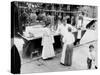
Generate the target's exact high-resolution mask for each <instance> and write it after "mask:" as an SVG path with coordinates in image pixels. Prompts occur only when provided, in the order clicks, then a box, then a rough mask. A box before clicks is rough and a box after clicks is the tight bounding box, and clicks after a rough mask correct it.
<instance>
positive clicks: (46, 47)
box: [42, 21, 75, 66]
mask: <svg viewBox="0 0 100 75" xmlns="http://www.w3.org/2000/svg"><path fill="white" fill-rule="evenodd" d="M56 33H58V34H60V35H61V37H62V38H61V39H62V44H63V49H62V54H61V61H60V63H61V64H63V65H65V66H71V65H72V53H73V43H74V41H75V38H74V35H73V34H72V29H71V27H69V26H68V25H67V23H66V21H65V22H64V23H63V24H61V25H59V26H58V28H57V30H56ZM53 43H54V37H53V32H52V31H51V29H50V25H48V26H47V27H45V30H44V34H43V37H42V46H43V51H42V58H43V59H48V58H53V57H55V51H54V47H53Z"/></svg>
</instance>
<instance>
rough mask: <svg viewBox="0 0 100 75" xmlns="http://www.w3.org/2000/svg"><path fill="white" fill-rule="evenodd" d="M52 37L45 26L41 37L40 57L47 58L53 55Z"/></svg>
mask: <svg viewBox="0 0 100 75" xmlns="http://www.w3.org/2000/svg"><path fill="white" fill-rule="evenodd" d="M53 43H54V38H53V35H51V33H50V30H49V29H48V28H47V29H46V30H45V32H44V34H43V38H42V45H43V50H42V58H43V59H47V58H51V57H54V56H55V52H54V48H53Z"/></svg>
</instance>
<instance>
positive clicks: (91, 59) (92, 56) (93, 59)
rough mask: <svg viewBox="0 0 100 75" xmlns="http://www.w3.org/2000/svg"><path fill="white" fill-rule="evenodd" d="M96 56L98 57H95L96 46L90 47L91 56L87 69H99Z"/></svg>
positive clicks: (88, 58)
mask: <svg viewBox="0 0 100 75" xmlns="http://www.w3.org/2000/svg"><path fill="white" fill-rule="evenodd" d="M95 56H96V55H95V50H94V46H93V45H90V46H89V56H88V57H87V67H88V69H91V68H95V69H97V66H96V58H95Z"/></svg>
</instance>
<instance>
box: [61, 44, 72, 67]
mask: <svg viewBox="0 0 100 75" xmlns="http://www.w3.org/2000/svg"><path fill="white" fill-rule="evenodd" d="M72 54H73V45H72V44H71V45H64V46H63V51H62V56H61V63H62V64H63V65H65V66H71V65H72Z"/></svg>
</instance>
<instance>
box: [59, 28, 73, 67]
mask: <svg viewBox="0 0 100 75" xmlns="http://www.w3.org/2000/svg"><path fill="white" fill-rule="evenodd" d="M74 40H75V39H74V35H73V34H72V33H71V29H70V30H69V28H68V32H67V35H64V37H63V43H64V44H63V50H62V55H61V61H60V63H61V64H63V65H65V66H71V65H72V55H73V42H74Z"/></svg>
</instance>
